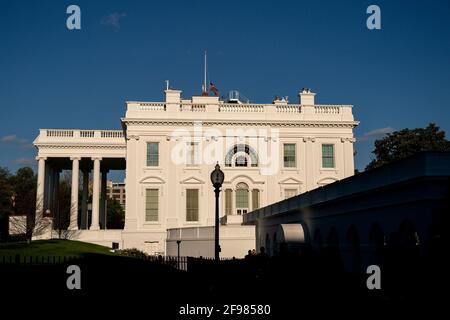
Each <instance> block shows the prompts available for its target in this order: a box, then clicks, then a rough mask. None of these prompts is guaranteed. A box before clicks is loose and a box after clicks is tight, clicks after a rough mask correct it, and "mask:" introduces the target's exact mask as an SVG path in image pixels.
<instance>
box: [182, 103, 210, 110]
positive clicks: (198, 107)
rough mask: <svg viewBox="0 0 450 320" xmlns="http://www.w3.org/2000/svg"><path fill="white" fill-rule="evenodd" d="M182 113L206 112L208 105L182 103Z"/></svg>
mask: <svg viewBox="0 0 450 320" xmlns="http://www.w3.org/2000/svg"><path fill="white" fill-rule="evenodd" d="M180 111H182V112H185V111H187V112H189V111H191V112H205V111H206V105H204V104H191V103H182V104H181V105H180Z"/></svg>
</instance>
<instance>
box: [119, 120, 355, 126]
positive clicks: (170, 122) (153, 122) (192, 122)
mask: <svg viewBox="0 0 450 320" xmlns="http://www.w3.org/2000/svg"><path fill="white" fill-rule="evenodd" d="M122 121H123V122H124V123H126V124H132V125H160V126H194V125H195V124H196V123H198V120H152V119H122ZM358 124H359V121H295V122H281V121H280V122H278V121H258V122H255V121H253V122H252V121H242V120H241V121H232V120H224V121H220V120H217V121H214V120H205V121H203V122H202V125H203V126H272V127H301V128H354V127H356V126H357V125H358Z"/></svg>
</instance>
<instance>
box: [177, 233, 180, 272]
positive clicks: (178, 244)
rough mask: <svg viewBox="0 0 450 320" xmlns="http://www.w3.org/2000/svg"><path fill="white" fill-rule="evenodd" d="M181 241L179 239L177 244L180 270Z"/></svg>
mask: <svg viewBox="0 0 450 320" xmlns="http://www.w3.org/2000/svg"><path fill="white" fill-rule="evenodd" d="M180 243H181V240H177V246H178V257H177V258H178V259H177V265H178V270H180V269H181V268H180Z"/></svg>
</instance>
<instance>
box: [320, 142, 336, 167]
mask: <svg viewBox="0 0 450 320" xmlns="http://www.w3.org/2000/svg"><path fill="white" fill-rule="evenodd" d="M322 167H323V168H334V145H332V144H323V145H322Z"/></svg>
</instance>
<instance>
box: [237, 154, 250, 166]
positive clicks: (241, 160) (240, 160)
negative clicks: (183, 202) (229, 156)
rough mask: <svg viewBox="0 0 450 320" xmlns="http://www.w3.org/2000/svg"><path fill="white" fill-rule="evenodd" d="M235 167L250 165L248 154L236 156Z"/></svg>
mask: <svg viewBox="0 0 450 320" xmlns="http://www.w3.org/2000/svg"><path fill="white" fill-rule="evenodd" d="M234 165H235V167H246V166H247V165H248V162H247V157H246V156H238V157H236V161H235V164H234Z"/></svg>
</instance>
